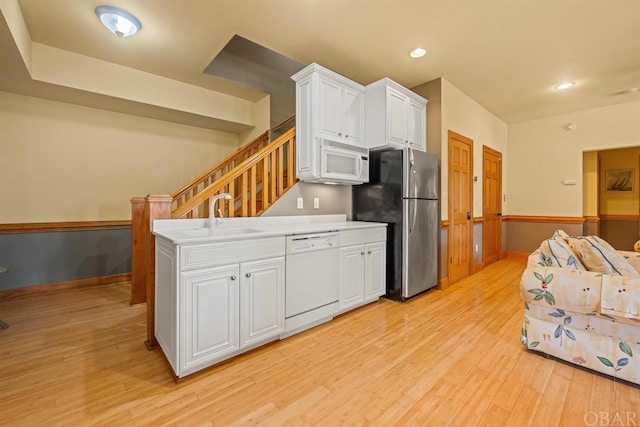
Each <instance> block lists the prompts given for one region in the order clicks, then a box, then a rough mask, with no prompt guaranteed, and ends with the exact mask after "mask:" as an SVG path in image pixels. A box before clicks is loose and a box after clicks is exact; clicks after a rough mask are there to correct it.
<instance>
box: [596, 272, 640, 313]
mask: <svg viewBox="0 0 640 427" xmlns="http://www.w3.org/2000/svg"><path fill="white" fill-rule="evenodd" d="M600 304H601V309H600V312H601V313H602V314H608V315H610V316H614V317H616V318H627V319H632V320H635V321H638V322H640V279H638V278H635V279H632V278H630V277H623V276H606V275H604V276H602V300H601V302H600Z"/></svg>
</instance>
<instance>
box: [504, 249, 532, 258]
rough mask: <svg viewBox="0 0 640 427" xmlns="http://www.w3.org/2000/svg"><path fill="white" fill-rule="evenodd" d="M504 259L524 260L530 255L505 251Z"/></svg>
mask: <svg viewBox="0 0 640 427" xmlns="http://www.w3.org/2000/svg"><path fill="white" fill-rule="evenodd" d="M504 254H505V257H506V258H514V259H524V260H526V259H527V258H529V255H531V254H530V253H529V252H516V251H505V253H504Z"/></svg>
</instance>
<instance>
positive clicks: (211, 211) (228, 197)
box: [209, 193, 233, 227]
mask: <svg viewBox="0 0 640 427" xmlns="http://www.w3.org/2000/svg"><path fill="white" fill-rule="evenodd" d="M218 199H225V200H231V199H232V197H231V194H229V193H220V194H216V195H215V196H213V200H212V201H211V207H210V209H209V224H210V225H211V226H212V227H213V222H214V219H215V223H216V224H221V223H222V221H224V217H223V216H222V211H221V210H220V208H218V214H219V215H220V217H216V214H215V206H216V202H217V201H218ZM232 208H233V207H229V209H232Z"/></svg>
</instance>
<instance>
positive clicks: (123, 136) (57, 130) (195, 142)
mask: <svg viewBox="0 0 640 427" xmlns="http://www.w3.org/2000/svg"><path fill="white" fill-rule="evenodd" d="M0 131H1V134H0V223H25V222H58V221H94V220H95V221H97V220H122V219H125V220H126V219H130V216H131V215H130V203H129V200H130V198H131V197H133V196H144V195H147V194H168V193H171V192H173V191H175V190H177V189H178V188H179V187H180V186H182V185H184V184H185V183H187V182H188V181H189V180H190V179H192V178H194V177H195V176H197V175H198V174H200V173H201V172H203V171H204V170H206V169H207V168H209V167H211V166H212V165H213V164H215V162H217V161H219V160H221V159H223V158H224V157H225V156H227V155H228V154H229V153H231V152H232V151H234V150H235V149H237V148H238V146H239V140H238V136H237V135H235V134H230V133H225V132H220V131H213V130H209V129H203V128H197V127H191V126H186V125H180V124H175V123H170V122H164V121H159V120H154V119H147V118H141V117H137V116H131V115H126V114H121V113H114V112H109V111H104V110H97V109H93V108H87V107H82V106H77V105H72V104H66V103H61V102H56V101H49V100H44V99H39V98H32V97H27V96H22V95H16V94H11V93H6V92H0Z"/></svg>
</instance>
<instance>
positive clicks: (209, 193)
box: [131, 118, 297, 348]
mask: <svg viewBox="0 0 640 427" xmlns="http://www.w3.org/2000/svg"><path fill="white" fill-rule="evenodd" d="M291 120H292V118H289V119H287V120H286V121H285V122H283V123H282V124H281V125H279V126H282V125H284V124H286V123H287V122H290V121H291ZM274 129H276V128H274ZM274 129H272V130H270V131H267V132H265V133H263V134H262V135H260V136H259V137H258V138H256V139H254V140H253V141H252V142H250V143H249V144H247V145H245V146H244V147H242V148H240V149H239V150H238V151H236V152H235V153H233V154H232V155H230V156H228V157H227V158H226V159H224V160H222V161H221V162H220V163H218V164H217V165H215V166H214V167H213V168H211V169H209V170H208V171H206V172H204V173H203V174H201V175H200V176H198V177H197V178H195V179H194V180H192V181H191V182H190V183H188V184H187V185H185V186H184V187H183V188H181V189H180V190H178V191H176V192H175V193H173V194H172V195H148V196H146V197H133V198H132V199H131V222H132V236H133V239H132V274H131V304H132V305H133V304H138V303H142V302H145V301H146V302H147V325H153V313H154V310H153V307H150V305H153V301H154V298H155V239H154V237H153V234H152V226H153V221H154V220H156V219H180V218H185V219H193V218H207V217H208V216H209V209H210V204H211V201H212V200H213V198H214V197H215V196H216V195H218V194H220V193H229V194H230V195H231V197H232V200H230V201H226V200H222V199H221V200H218V203H219V205H218V206H216V211H217V209H218V208H219V209H220V210H221V212H222V214H223V215H224V216H225V217H226V218H233V217H251V216H259V215H261V214H262V213H263V212H264V211H265V210H266V209H267V208H268V207H269V206H271V205H272V204H273V203H275V201H276V200H278V198H280V197H281V196H282V195H283V194H284V193H285V192H286V191H287V190H289V189H290V188H291V187H293V185H294V184H295V183H296V182H297V180H296V179H295V172H294V171H295V139H296V128H295V126H294V127H292V128H291V129H289V130H287V131H285V132H283V133H282V134H281V135H280V136H279V137H278V138H277V139H275V140H274V141H272V142H269V135H270V134H271V132H273V131H274ZM150 317H151V318H150ZM155 342H156V341H155V337H154V335H153V328H149V327H148V328H147V346H148V347H149V348H153V347H154V346H155Z"/></svg>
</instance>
